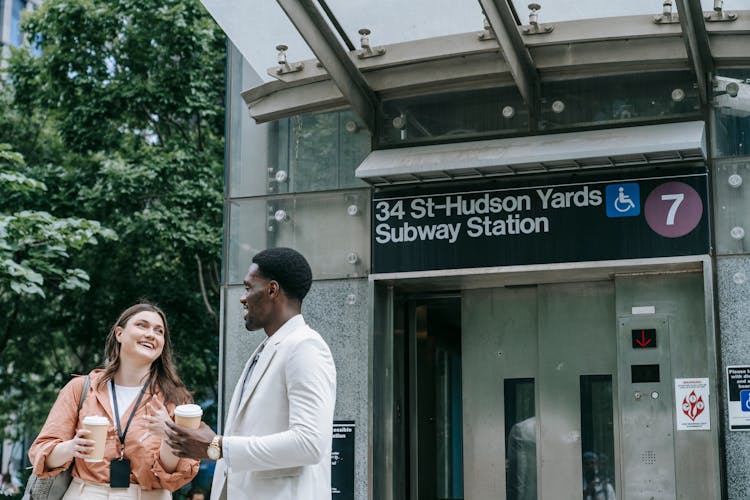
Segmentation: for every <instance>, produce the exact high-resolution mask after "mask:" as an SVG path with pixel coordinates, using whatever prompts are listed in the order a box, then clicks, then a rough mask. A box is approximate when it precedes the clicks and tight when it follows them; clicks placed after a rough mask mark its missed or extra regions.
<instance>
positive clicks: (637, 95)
mask: <svg viewBox="0 0 750 500" xmlns="http://www.w3.org/2000/svg"><path fill="white" fill-rule="evenodd" d="M694 83H695V79H694V77H693V76H692V75H691V74H690V73H689V72H683V71H670V72H660V73H645V74H644V73H637V74H629V75H616V76H606V77H597V78H585V79H578V80H563V81H550V82H545V83H543V84H542V95H543V99H542V109H541V120H540V122H539V129H540V130H550V129H561V128H570V127H571V126H575V127H588V126H595V125H596V126H601V125H604V124H612V125H625V124H630V123H635V122H643V121H654V120H664V119H675V118H681V119H684V118H686V117H695V118H700V116H701V114H700V113H701V111H700V99H699V96H698V90H697V89H695V88H694Z"/></svg>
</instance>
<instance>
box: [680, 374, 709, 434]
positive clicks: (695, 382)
mask: <svg viewBox="0 0 750 500" xmlns="http://www.w3.org/2000/svg"><path fill="white" fill-rule="evenodd" d="M674 395H675V402H676V403H677V411H676V412H675V413H676V415H677V430H678V431H707V430H711V412H710V411H709V406H708V404H709V398H708V395H709V394H708V379H707V378H676V379H675V380H674Z"/></svg>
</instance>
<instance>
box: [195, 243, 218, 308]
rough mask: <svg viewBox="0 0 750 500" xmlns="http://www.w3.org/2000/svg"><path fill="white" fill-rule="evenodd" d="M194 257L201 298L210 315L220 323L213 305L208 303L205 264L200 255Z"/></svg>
mask: <svg viewBox="0 0 750 500" xmlns="http://www.w3.org/2000/svg"><path fill="white" fill-rule="evenodd" d="M194 256H195V262H197V263H198V282H199V283H200V287H201V297H203V304H205V306H206V310H207V311H208V314H210V315H211V317H212V318H213V319H214V321H218V319H219V318H218V316H217V315H216V313H215V312H214V310H213V308H212V307H211V303H210V302H209V301H208V294H207V293H206V284H205V283H204V282H203V263H202V262H201V259H200V257H198V254H194Z"/></svg>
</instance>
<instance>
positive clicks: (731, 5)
mask: <svg viewBox="0 0 750 500" xmlns="http://www.w3.org/2000/svg"><path fill="white" fill-rule="evenodd" d="M512 1H513V6H514V7H515V8H516V12H517V13H518V17H519V18H520V19H521V23H522V24H528V22H529V17H528V16H529V9H528V5H529V4H530V3H532V1H533V2H534V3H537V4H539V5H540V6H541V7H542V8H541V10H540V11H539V13H538V14H539V22H540V23H552V22H561V21H575V20H577V19H598V18H603V17H619V16H637V15H657V14H660V13H661V12H662V4H663V3H664V2H663V0H627V1H614V2H602V1H601V0H512ZM672 3H673V4H676V2H675V1H673V2H672ZM701 5H702V7H703V10H704V11H711V10H713V8H714V2H713V0H701ZM748 8H750V0H727V1H726V2H725V4H724V9H726V10H746V9H748ZM674 9H675V11H676V10H677V7H676V6H675V7H674Z"/></svg>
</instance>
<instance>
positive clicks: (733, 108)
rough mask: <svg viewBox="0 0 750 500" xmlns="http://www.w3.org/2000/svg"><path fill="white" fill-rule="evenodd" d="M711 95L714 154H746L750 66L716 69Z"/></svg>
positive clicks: (748, 146)
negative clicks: (714, 92) (713, 94)
mask: <svg viewBox="0 0 750 500" xmlns="http://www.w3.org/2000/svg"><path fill="white" fill-rule="evenodd" d="M716 82H717V86H716V89H715V90H716V93H717V95H716V97H715V98H714V118H715V120H714V123H715V133H714V152H715V155H716V156H750V69H748V68H744V69H735V70H728V69H724V70H720V71H719V72H718V74H717V76H716Z"/></svg>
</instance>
